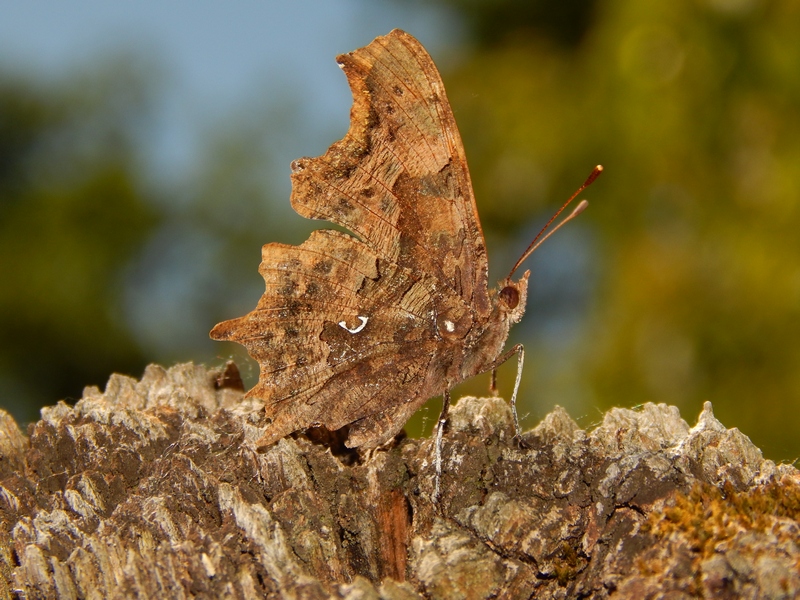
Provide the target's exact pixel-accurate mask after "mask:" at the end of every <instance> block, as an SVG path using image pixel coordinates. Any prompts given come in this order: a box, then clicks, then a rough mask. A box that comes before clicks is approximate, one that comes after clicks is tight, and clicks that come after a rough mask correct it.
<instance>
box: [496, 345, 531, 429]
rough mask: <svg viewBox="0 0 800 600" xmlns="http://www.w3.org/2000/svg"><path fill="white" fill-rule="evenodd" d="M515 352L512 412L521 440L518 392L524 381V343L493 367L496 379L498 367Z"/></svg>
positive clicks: (505, 355)
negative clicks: (515, 375)
mask: <svg viewBox="0 0 800 600" xmlns="http://www.w3.org/2000/svg"><path fill="white" fill-rule="evenodd" d="M515 354H516V355H517V378H516V379H515V380H514V391H513V392H512V393H511V414H512V415H513V416H514V437H515V438H516V439H517V440H518V441H520V442H521V441H522V431H520V428H519V417H517V392H518V391H519V383H520V381H522V365H523V363H524V362H525V348H523V347H522V344H517V345H516V346H514V347H513V348H511V350H509V351H508V352H506V353H505V354H503V356H501V357H500V358H498V359H497V360H496V361H495V362H494V366H493V367H492V379H494V373H495V371H496V369H497V367H499V366H500V365H502V364H503V363H504V362H506V361H507V360H508V359H509V358H511V357H512V356H514V355H515Z"/></svg>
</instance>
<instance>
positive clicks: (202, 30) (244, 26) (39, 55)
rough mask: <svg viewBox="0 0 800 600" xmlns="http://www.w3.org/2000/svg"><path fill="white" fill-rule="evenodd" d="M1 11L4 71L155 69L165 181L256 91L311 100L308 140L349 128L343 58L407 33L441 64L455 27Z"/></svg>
mask: <svg viewBox="0 0 800 600" xmlns="http://www.w3.org/2000/svg"><path fill="white" fill-rule="evenodd" d="M0 14H2V18H0V68H2V69H3V70H10V71H12V72H14V73H22V74H27V75H30V76H32V77H33V78H37V79H38V78H40V77H44V78H48V77H56V78H57V77H64V76H69V74H70V73H71V72H73V71H74V70H75V69H80V68H81V67H90V66H91V65H92V64H95V63H97V62H98V61H99V60H102V59H103V58H104V57H106V56H109V55H113V54H119V53H121V52H127V53H130V54H132V55H134V56H137V57H141V58H142V59H143V60H145V61H148V64H152V65H155V66H156V68H157V70H158V71H159V74H160V75H161V77H162V83H163V85H162V87H161V88H159V91H160V94H159V98H158V100H159V102H158V106H157V115H158V117H157V118H158V122H159V124H160V126H159V130H158V134H157V135H156V136H155V137H154V138H153V139H152V140H149V141H150V143H151V145H152V147H151V148H149V155H150V156H152V159H153V161H154V163H155V165H156V166H157V167H158V168H159V169H161V170H162V171H163V172H165V173H168V172H173V173H174V172H176V171H177V172H180V171H181V169H182V168H184V167H185V166H187V165H189V164H191V163H192V156H193V152H194V149H195V148H196V147H197V144H196V143H195V142H196V137H195V136H197V135H198V132H199V131H201V130H202V129H203V128H205V127H207V126H208V125H209V124H212V123H214V122H215V121H218V120H220V119H224V117H225V116H226V115H228V114H231V113H234V112H235V111H236V110H237V108H238V107H240V106H242V105H243V104H244V103H245V101H246V99H248V98H252V97H253V95H254V94H262V95H263V94H266V95H270V94H272V93H274V94H275V95H276V96H278V95H282V96H288V97H294V98H303V106H301V107H300V110H301V112H302V114H303V117H302V118H301V121H302V122H303V123H304V124H305V125H307V127H308V128H309V129H310V133H312V136H313V132H314V131H320V132H323V131H325V132H326V133H330V130H331V127H330V124H331V123H332V122H336V123H337V124H338V123H340V124H341V127H340V129H342V130H344V129H345V128H346V125H347V116H348V112H349V106H350V102H351V99H350V94H349V91H348V89H347V85H346V82H345V79H344V77H342V75H341V72H340V71H339V69H337V68H336V64H335V62H334V57H335V56H336V55H337V54H340V53H342V52H347V51H350V50H354V49H355V48H357V47H359V46H363V45H365V44H367V43H368V42H369V41H371V40H372V39H373V38H374V37H375V36H377V35H381V34H384V33H387V32H388V31H389V30H391V29H393V28H394V27H400V28H403V29H406V30H408V31H409V32H411V33H413V34H414V35H415V36H417V37H418V38H419V39H420V40H421V41H422V42H423V44H424V45H425V46H426V47H427V48H428V50H429V51H430V52H431V53H432V54H433V55H434V57H436V58H437V62H441V61H440V60H439V57H438V56H437V54H440V53H444V52H445V50H446V48H447V47H448V45H450V44H452V43H453V42H454V41H455V39H454V38H455V37H456V36H457V34H456V33H455V32H456V31H457V30H458V28H457V27H455V28H454V27H453V25H454V23H453V16H452V15H448V14H445V13H443V12H442V11H441V10H440V9H433V8H427V7H424V6H423V5H422V4H421V3H403V2H391V1H390V0H378V1H374V0H373V1H369V0H333V1H332V0H327V1H326V0H300V1H292V2H278V1H274V0H273V1H267V2H256V1H252V0H247V1H240V2H221V1H220V2H212V1H210V0H171V1H167V2H161V1H154V0H145V1H141V0H140V1H133V0H114V1H111V2H109V1H108V0H74V1H72V2H69V3H65V2H58V1H55V0H41V1H24V2H23V1H17V2H11V1H5V0H0ZM306 133H307V134H308V133H309V132H306ZM329 142H330V140H328V143H329ZM325 146H327V143H326V144H325ZM323 149H324V148H323ZM287 152H291V150H289V149H287ZM284 158H285V160H283V159H284ZM293 158H296V157H295V156H293V155H289V154H287V156H286V157H280V158H279V160H283V162H285V163H286V164H287V165H288V163H289V162H290V161H291V160H292V159H293Z"/></svg>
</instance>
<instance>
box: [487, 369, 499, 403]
mask: <svg viewBox="0 0 800 600" xmlns="http://www.w3.org/2000/svg"><path fill="white" fill-rule="evenodd" d="M489 393H490V394H492V396H495V397H496V396H497V394H498V391H497V368H494V369H492V379H491V381H490V382H489Z"/></svg>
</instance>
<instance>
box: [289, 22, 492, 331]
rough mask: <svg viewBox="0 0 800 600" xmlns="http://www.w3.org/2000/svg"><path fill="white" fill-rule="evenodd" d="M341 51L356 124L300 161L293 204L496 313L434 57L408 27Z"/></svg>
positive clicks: (482, 311) (463, 160) (483, 309)
mask: <svg viewBox="0 0 800 600" xmlns="http://www.w3.org/2000/svg"><path fill="white" fill-rule="evenodd" d="M337 61H338V62H339V65H340V66H341V67H342V69H343V70H344V72H345V74H346V75H347V79H348V81H349V83H350V87H351V89H352V92H353V99H354V101H353V108H352V110H351V113H350V129H349V131H348V132H347V135H345V137H344V138H343V139H342V140H340V141H338V142H336V143H335V144H333V145H332V146H331V147H330V148H329V149H328V151H327V152H326V153H325V155H323V156H321V157H318V158H304V159H300V160H297V161H295V162H294V163H293V174H292V183H293V186H292V206H293V207H294V208H295V210H296V211H297V212H298V213H300V214H301V215H303V216H305V217H309V218H314V219H326V220H329V221H332V222H334V223H337V224H339V225H342V226H343V227H346V228H347V229H349V230H350V231H353V232H354V233H355V234H357V235H358V236H359V237H360V238H361V239H362V240H363V241H364V242H365V243H366V244H367V245H368V246H369V247H370V248H372V250H373V251H374V252H375V253H376V254H378V255H379V256H381V257H382V258H384V259H387V260H390V261H393V262H396V263H397V264H398V265H400V266H403V267H407V268H411V269H414V270H415V271H417V272H422V273H426V274H428V275H430V276H432V277H434V278H436V279H437V280H438V281H439V282H441V284H442V285H446V286H448V287H450V288H451V289H452V290H454V291H455V293H456V294H457V295H458V296H460V297H461V298H463V300H464V302H465V303H466V304H468V305H469V306H471V307H472V308H473V309H474V310H475V312H476V313H477V314H478V315H480V316H483V315H485V314H487V313H488V311H489V301H488V291H487V271H488V262H487V258H486V250H485V245H484V241H483V234H482V232H481V227H480V221H479V219H478V214H477V209H476V206H475V200H474V197H473V192H472V185H471V183H470V179H469V171H468V169H467V164H466V158H465V156H464V149H463V146H462V143H461V139H460V137H459V134H458V128H457V127H456V123H455V119H454V117H453V113H452V110H451V109H450V105H449V103H448V101H447V97H446V95H445V91H444V85H443V84H442V80H441V78H440V76H439V73H438V71H437V70H436V67H435V66H434V64H433V61H432V60H431V58H430V56H429V55H428V53H427V52H426V51H425V49H424V48H423V47H422V46H421V45H420V43H419V42H418V41H417V40H416V39H414V38H413V37H412V36H410V35H408V34H407V33H405V32H402V31H399V30H395V31H392V32H391V33H390V34H388V35H386V36H383V37H379V38H377V39H376V40H375V41H373V42H372V43H371V44H369V45H368V46H366V47H365V48H361V49H359V50H356V51H355V52H351V53H349V54H344V55H342V56H339V57H338V58H337Z"/></svg>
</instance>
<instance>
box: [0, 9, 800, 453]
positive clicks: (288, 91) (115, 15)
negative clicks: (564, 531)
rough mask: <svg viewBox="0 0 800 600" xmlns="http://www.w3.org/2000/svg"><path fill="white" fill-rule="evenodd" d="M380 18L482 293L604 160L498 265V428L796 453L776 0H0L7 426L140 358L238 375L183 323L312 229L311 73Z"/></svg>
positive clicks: (222, 304)
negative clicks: (515, 390) (508, 281)
mask: <svg viewBox="0 0 800 600" xmlns="http://www.w3.org/2000/svg"><path fill="white" fill-rule="evenodd" d="M394 27H400V28H403V29H406V30H407V31H409V32H410V33H412V34H414V35H415V36H417V37H418V38H419V39H420V41H422V43H423V44H424V45H425V46H426V48H427V49H428V50H429V52H430V53H431V54H432V56H433V57H434V59H435V60H436V63H437V65H438V66H439V68H440V70H441V71H442V76H443V79H444V82H445V85H446V88H447V92H448V96H449V98H450V101H451V103H452V105H453V109H454V112H455V115H456V119H457V121H458V124H459V127H460V130H461V134H462V137H463V138H464V144H465V147H466V152H467V157H468V159H469V163H470V167H471V172H472V179H473V182H474V186H475V192H476V196H477V201H478V208H479V212H480V214H481V218H482V223H483V227H484V231H485V234H486V238H487V243H488V246H489V257H490V262H491V273H490V275H491V279H492V281H493V282H494V281H497V280H498V279H500V278H502V277H504V276H505V275H506V274H507V272H508V270H509V269H510V268H511V265H512V264H513V263H514V262H515V260H516V258H517V257H518V255H519V254H520V253H521V252H522V250H524V248H525V247H526V246H527V244H528V242H529V241H530V240H531V238H532V237H533V235H535V233H536V232H537V231H538V230H539V228H540V227H541V226H542V224H543V223H544V222H546V220H547V219H548V218H549V217H550V216H551V214H552V213H553V211H554V210H555V209H556V208H557V207H558V206H559V205H560V204H561V202H562V201H563V200H564V199H565V198H566V197H567V196H569V195H570V193H571V192H572V191H573V190H574V189H575V188H577V187H578V186H579V185H580V184H581V183H582V182H583V180H584V179H585V177H586V176H587V175H588V174H589V172H590V170H591V168H592V167H593V166H594V165H595V164H597V163H602V164H603V165H604V166H605V168H606V172H605V174H604V175H603V176H602V177H601V178H600V179H599V180H598V181H597V182H596V183H595V185H594V186H593V187H592V188H590V189H589V190H587V192H585V193H584V194H583V195H582V197H586V198H587V199H589V201H590V207H589V210H587V211H586V212H585V213H584V214H583V215H582V216H581V217H580V218H579V219H577V220H576V221H575V222H574V223H571V224H570V225H569V226H567V227H566V228H565V229H564V230H562V231H560V232H559V233H558V234H557V235H556V236H554V237H553V238H551V240H550V241H548V243H547V244H546V245H545V246H543V247H542V249H541V250H540V251H537V253H536V254H535V255H534V256H533V257H532V258H531V259H529V261H528V263H527V265H526V267H527V268H530V269H531V270H532V278H531V281H532V283H531V288H532V291H531V294H532V296H531V298H530V299H529V304H528V309H527V314H526V316H525V319H524V320H523V321H522V322H521V323H520V324H519V325H517V326H516V327H515V329H514V330H513V332H512V339H510V340H509V345H510V344H511V343H513V342H518V341H519V342H523V343H524V344H525V346H526V351H527V354H526V364H525V370H524V379H523V385H522V390H521V408H520V413H521V416H522V417H523V424H524V426H525V427H526V428H529V427H532V426H534V425H535V424H536V423H537V422H538V421H539V420H540V419H541V418H542V417H543V416H544V415H545V414H546V413H547V412H548V411H550V410H551V409H552V407H553V406H554V405H555V404H560V405H562V406H565V407H566V408H567V410H568V411H569V412H570V414H571V415H572V416H573V417H574V418H575V419H576V420H577V421H578V422H579V423H580V424H581V425H582V426H583V427H590V426H591V425H592V424H594V423H596V422H598V420H599V419H600V418H601V415H602V413H603V411H604V410H606V409H608V408H610V407H612V406H624V407H633V406H636V405H639V404H642V403H644V402H648V401H649V402H667V403H670V404H674V405H677V406H678V407H679V408H680V410H681V413H682V415H683V417H684V418H685V419H686V420H687V421H689V423H690V424H694V422H695V421H696V417H697V414H698V413H699V411H700V409H701V406H702V403H703V401H705V400H710V401H711V402H713V405H714V410H715V414H716V415H717V417H718V418H719V419H720V420H721V421H722V422H723V423H724V424H725V425H726V426H728V427H738V428H739V429H741V430H742V431H743V432H744V433H745V434H747V435H748V436H750V437H751V438H752V439H753V441H754V442H755V443H756V444H757V445H758V446H759V447H761V448H762V449H763V450H764V453H765V455H766V456H767V457H768V458H772V459H774V460H784V461H794V460H796V459H797V458H798V456H800V202H798V198H800V41H799V40H800V4H798V2H797V1H796V0H794V1H790V0H776V1H768V0H695V1H691V2H688V1H685V0H678V1H675V0H653V1H652V2H647V3H642V2H638V1H636V0H608V1H606V2H602V3H600V2H594V1H591V0H565V1H562V2H548V1H546V0H428V1H425V2H422V1H421V0H420V1H418V2H417V1H413V0H379V1H375V0H336V1H330V0H301V1H296V2H292V3H282V2H240V3H219V2H210V1H199V2H198V1H196V0H192V1H191V2H190V1H189V0H173V1H171V2H166V3H165V2H156V1H155V0H144V1H138V2H133V1H132V0H122V1H119V2H112V3H110V2H105V1H101V0H75V1H74V2H71V3H69V4H64V3H59V2H55V0H49V1H48V0H40V1H39V2H36V3H22V2H18V3H4V7H3V17H2V19H0V406H2V407H3V408H5V409H6V410H8V411H10V412H11V413H12V414H13V415H14V416H15V417H16V419H17V421H18V422H20V424H22V425H24V424H25V423H26V422H29V421H32V420H35V419H37V418H38V409H39V408H40V407H41V406H43V405H49V404H54V403H55V402H56V401H57V400H59V399H65V400H66V401H67V402H74V401H76V400H77V399H78V398H80V396H81V391H82V388H83V386H85V385H99V386H100V387H101V388H102V387H103V386H104V384H105V381H106V380H107V379H108V376H109V374H111V373H112V372H120V373H126V374H129V375H132V376H134V377H139V376H141V373H142V371H143V369H144V367H145V365H146V364H147V363H149V362H159V363H161V364H164V365H170V364H172V363H174V362H177V361H188V360H193V361H197V362H203V363H207V364H219V363H221V362H222V361H224V360H225V359H227V358H230V357H231V356H233V357H234V358H235V359H236V360H237V361H238V362H239V364H240V365H241V369H242V372H243V374H244V376H245V377H246V378H247V381H248V382H249V383H253V382H254V380H255V378H256V377H257V369H256V367H255V365H254V363H253V362H252V361H250V359H249V358H247V357H246V354H243V353H242V352H241V351H240V349H239V348H238V347H237V346H235V345H233V344H231V345H227V344H220V343H215V342H212V341H211V340H209V339H208V331H209V329H210V328H211V327H212V326H213V325H214V324H215V323H217V322H218V321H220V320H224V319H228V318H232V317H236V316H240V315H242V314H244V313H245V312H247V311H249V310H251V309H252V308H253V307H254V306H255V304H256V302H257V300H258V298H259V296H260V294H261V291H262V290H263V281H262V280H261V278H260V276H259V275H258V273H257V270H256V269H257V267H258V263H259V260H260V247H261V245H262V244H264V243H266V242H270V241H280V242H286V243H293V244H299V243H301V242H302V241H303V240H304V239H305V238H306V237H307V235H308V233H309V232H310V231H311V230H312V229H313V228H317V227H321V226H323V225H322V224H321V223H319V222H310V221H306V220H305V219H302V218H301V217H299V216H298V215H296V214H295V213H293V211H292V209H291V207H290V205H289V191H290V185H289V173H290V170H289V163H290V162H291V160H292V159H294V158H297V157H300V156H317V155H319V154H322V153H324V151H325V150H326V148H327V147H328V146H329V145H330V144H331V143H332V142H334V141H335V140H337V139H339V138H340V137H341V136H342V135H343V134H344V133H345V131H346V130H347V126H348V120H349V118H348V117H349V107H350V102H351V99H350V93H349V90H348V88H347V84H346V81H345V78H344V76H343V75H342V73H341V71H340V70H339V69H338V68H337V66H336V63H335V62H334V57H335V56H336V55H337V54H339V53H343V52H347V51H350V50H354V49H355V48H357V47H360V46H363V45H365V44H367V43H369V42H370V41H371V40H372V39H373V38H374V37H376V36H377V35H381V34H385V33H387V32H388V31H389V30H391V29H392V28H394ZM512 362H515V361H512ZM514 368H515V366H514V365H508V366H506V367H504V368H503V369H502V370H501V372H500V379H499V385H500V390H501V393H503V394H504V395H505V396H506V397H508V395H509V394H510V391H511V387H512V385H513V377H514ZM487 385H488V378H486V377H479V378H476V379H475V380H474V381H471V382H468V383H466V384H464V385H462V386H461V387H460V388H459V390H457V391H456V394H455V396H456V397H458V395H463V394H465V393H477V394H483V393H485V392H486V386H487ZM434 410H435V408H430V409H429V410H428V412H425V410H424V409H423V411H422V412H421V413H420V415H418V416H417V417H416V418H415V419H414V422H413V423H412V424H411V426H410V428H411V429H412V433H414V432H416V433H417V434H418V433H419V428H420V427H422V426H424V425H427V427H428V428H430V426H431V424H432V422H433V420H434V418H435V412H433V411H434Z"/></svg>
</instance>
